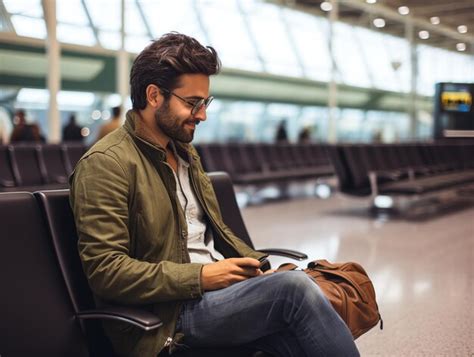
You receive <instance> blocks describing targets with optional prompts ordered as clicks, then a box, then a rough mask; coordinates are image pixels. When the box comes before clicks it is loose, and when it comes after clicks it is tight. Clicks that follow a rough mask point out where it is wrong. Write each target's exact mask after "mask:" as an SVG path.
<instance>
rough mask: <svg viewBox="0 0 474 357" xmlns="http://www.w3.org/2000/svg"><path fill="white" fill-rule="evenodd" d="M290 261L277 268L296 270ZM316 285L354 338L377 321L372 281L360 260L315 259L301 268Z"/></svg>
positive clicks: (280, 269) (378, 316) (381, 324)
mask: <svg viewBox="0 0 474 357" xmlns="http://www.w3.org/2000/svg"><path fill="white" fill-rule="evenodd" d="M296 268H297V266H296V265H295V264H292V263H287V264H282V265H280V267H279V268H278V269H277V271H287V270H295V269H296ZM304 271H305V272H306V274H308V275H309V276H310V277H311V278H312V279H313V280H314V281H315V282H316V284H318V285H319V287H320V288H321V290H322V291H323V293H324V295H326V297H327V298H328V300H329V301H330V302H331V304H332V306H333V307H334V309H335V310H336V311H337V313H338V314H339V316H341V317H342V319H343V320H344V321H345V322H346V324H347V326H348V327H349V329H350V330H351V333H352V336H353V337H354V339H356V338H357V337H359V336H360V335H362V334H364V333H365V332H367V331H369V330H370V329H371V328H372V327H374V326H375V325H376V324H377V323H378V322H379V321H380V329H383V321H382V318H381V316H380V313H379V308H378V306H377V301H376V299H375V290H374V286H373V285H372V281H371V280H370V278H369V277H368V275H367V273H366V271H365V270H364V268H362V266H360V264H357V263H353V262H348V263H330V262H328V261H327V260H315V261H313V262H310V263H309V264H308V268H306V269H304Z"/></svg>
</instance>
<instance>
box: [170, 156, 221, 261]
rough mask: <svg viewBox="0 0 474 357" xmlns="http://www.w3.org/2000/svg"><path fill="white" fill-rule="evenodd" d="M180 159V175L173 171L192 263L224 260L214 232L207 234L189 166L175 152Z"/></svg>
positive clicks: (202, 211)
mask: <svg viewBox="0 0 474 357" xmlns="http://www.w3.org/2000/svg"><path fill="white" fill-rule="evenodd" d="M175 155H176V157H177V159H178V174H177V175H176V173H175V172H174V171H173V174H174V178H175V180H176V194H177V195H178V199H179V203H180V204H181V208H182V209H183V211H184V214H185V216H186V223H187V225H188V252H189V257H190V258H191V262H192V263H203V264H207V263H212V262H215V261H217V260H221V259H224V257H223V256H222V254H221V253H219V252H218V251H217V250H216V249H215V247H214V238H213V237H212V232H211V231H209V232H208V234H206V229H207V224H206V222H205V220H204V210H203V209H202V207H201V205H200V203H199V201H198V200H197V198H196V195H195V193H194V191H193V188H192V187H191V181H190V179H189V164H188V163H187V162H186V161H184V160H183V159H182V158H181V157H180V156H179V155H177V153H176V151H175Z"/></svg>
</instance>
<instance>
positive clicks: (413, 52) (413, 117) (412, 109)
mask: <svg viewBox="0 0 474 357" xmlns="http://www.w3.org/2000/svg"><path fill="white" fill-rule="evenodd" d="M405 32H406V39H407V42H408V46H410V92H409V96H408V106H407V112H408V115H409V118H410V136H411V138H412V139H416V137H417V134H418V118H417V117H418V112H417V105H416V104H417V103H416V96H417V85H416V84H417V78H418V51H417V45H416V41H415V28H414V25H413V22H411V21H407V22H406V25H405Z"/></svg>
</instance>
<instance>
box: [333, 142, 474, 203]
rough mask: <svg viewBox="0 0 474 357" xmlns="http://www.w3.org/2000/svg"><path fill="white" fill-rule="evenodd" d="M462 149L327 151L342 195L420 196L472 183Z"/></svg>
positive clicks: (339, 148) (426, 146) (356, 148)
mask: <svg viewBox="0 0 474 357" xmlns="http://www.w3.org/2000/svg"><path fill="white" fill-rule="evenodd" d="M463 150H465V148H462V147H453V146H451V145H437V144H401V145H398V144H397V145H338V146H336V147H333V148H331V149H330V152H331V158H332V160H333V164H334V167H335V170H336V173H337V176H338V178H339V185H340V189H341V191H342V192H344V193H347V194H351V195H355V196H369V195H377V194H387V195H395V194H398V195H422V194H425V193H431V192H435V191H440V190H445V189H451V188H454V189H456V188H457V187H459V186H463V185H467V184H473V183H474V170H472V169H463V168H465V167H466V163H465V162H464V159H465V155H463V154H462V153H463Z"/></svg>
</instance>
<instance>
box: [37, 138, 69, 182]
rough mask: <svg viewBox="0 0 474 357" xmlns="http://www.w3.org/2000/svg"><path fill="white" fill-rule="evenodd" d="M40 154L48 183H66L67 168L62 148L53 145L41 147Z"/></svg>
mask: <svg viewBox="0 0 474 357" xmlns="http://www.w3.org/2000/svg"><path fill="white" fill-rule="evenodd" d="M40 154H41V155H42V157H43V162H44V164H45V169H46V176H47V178H48V182H51V183H67V168H66V162H65V160H64V158H65V153H64V149H63V147H61V146H60V145H54V144H47V145H43V146H41V151H40Z"/></svg>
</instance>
